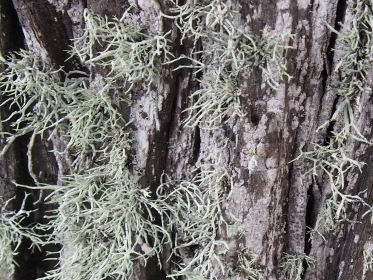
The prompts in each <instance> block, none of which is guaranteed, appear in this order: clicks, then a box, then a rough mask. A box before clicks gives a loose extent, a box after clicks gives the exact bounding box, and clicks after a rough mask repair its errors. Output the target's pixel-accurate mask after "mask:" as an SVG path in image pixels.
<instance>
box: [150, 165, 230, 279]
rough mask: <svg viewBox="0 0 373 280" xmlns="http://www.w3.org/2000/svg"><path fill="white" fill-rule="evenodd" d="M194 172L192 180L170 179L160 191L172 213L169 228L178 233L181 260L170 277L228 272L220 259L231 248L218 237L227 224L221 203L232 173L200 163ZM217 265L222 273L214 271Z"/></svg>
mask: <svg viewBox="0 0 373 280" xmlns="http://www.w3.org/2000/svg"><path fill="white" fill-rule="evenodd" d="M195 172H197V175H196V176H195V177H194V178H192V179H191V180H181V181H173V180H167V182H164V183H163V184H162V185H161V186H160V187H159V188H158V190H157V194H158V199H159V200H160V202H161V203H162V205H163V207H164V209H163V210H164V211H167V212H168V213H169V214H168V215H167V220H168V222H169V223H168V227H169V230H170V231H171V232H174V234H175V238H174V240H173V242H174V246H173V254H174V255H176V256H178V257H179V258H180V259H181V262H180V263H178V264H177V267H178V268H176V269H175V270H174V271H173V273H172V274H171V275H169V277H173V278H175V277H178V276H188V275H189V276H188V279H189V277H192V278H193V279H194V277H206V278H209V279H217V277H218V275H219V274H218V273H221V274H222V275H224V273H225V265H224V264H223V263H222V262H221V260H220V258H221V255H224V254H225V253H226V252H227V251H228V249H229V247H228V244H227V243H226V242H224V241H223V240H219V236H220V234H221V233H222V230H223V229H222V226H223V225H224V224H225V223H226V222H225V220H224V218H223V213H222V210H221V203H222V200H223V196H222V193H223V189H224V184H225V183H226V180H228V179H229V175H228V173H227V171H226V170H225V169H224V168H222V167H221V166H219V165H214V164H211V165H209V164H204V165H201V166H199V167H198V169H196V170H195ZM216 265H217V266H218V268H219V272H217V271H215V269H216Z"/></svg>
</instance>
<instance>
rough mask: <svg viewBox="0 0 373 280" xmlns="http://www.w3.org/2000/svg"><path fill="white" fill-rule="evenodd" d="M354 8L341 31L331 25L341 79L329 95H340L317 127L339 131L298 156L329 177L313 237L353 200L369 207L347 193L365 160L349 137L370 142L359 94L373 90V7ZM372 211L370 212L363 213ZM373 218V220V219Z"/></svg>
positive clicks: (315, 172)
mask: <svg viewBox="0 0 373 280" xmlns="http://www.w3.org/2000/svg"><path fill="white" fill-rule="evenodd" d="M348 5H349V6H350V7H351V9H352V11H353V13H354V14H353V17H352V21H351V23H350V24H349V25H342V31H339V32H338V31H337V30H335V29H333V28H332V27H330V26H329V28H330V29H331V30H332V31H333V32H335V33H337V35H338V39H337V40H338V45H339V46H340V48H339V49H338V50H335V52H338V56H339V57H340V61H339V62H338V63H337V64H336V66H335V67H334V69H333V72H334V73H339V76H340V77H341V79H340V80H338V81H336V82H335V84H333V85H332V86H331V87H330V88H329V90H328V94H330V95H334V96H337V97H338V98H339V99H338V103H337V107H336V110H335V112H334V113H333V115H332V117H331V118H330V119H329V120H328V121H327V122H325V123H324V124H322V125H321V126H320V127H319V128H318V130H321V129H324V128H325V127H327V126H328V125H330V123H331V122H337V125H336V126H335V127H336V129H337V130H335V131H332V137H331V138H330V140H329V141H328V143H327V144H326V145H320V144H314V145H313V150H311V151H307V152H302V151H301V153H300V155H299V156H298V157H297V158H296V160H298V159H300V158H305V159H308V160H310V161H311V162H312V168H311V169H310V170H309V171H308V172H307V173H306V174H308V173H312V175H313V176H314V177H316V176H318V175H320V174H322V173H324V174H326V175H327V178H328V179H329V186H330V192H331V196H330V197H328V198H327V199H326V201H325V202H324V206H323V208H322V210H321V212H320V214H319V215H318V219H317V221H316V225H315V228H314V229H312V230H311V237H312V236H314V233H315V232H317V233H320V234H322V232H328V231H330V230H332V229H333V228H334V224H335V222H336V221H338V220H339V219H341V218H342V219H346V220H348V218H347V213H346V212H347V206H348V204H352V203H360V204H362V205H366V206H368V207H369V208H371V206H370V205H369V204H368V203H366V202H365V201H364V200H363V198H362V196H361V195H360V194H361V193H359V194H356V195H352V194H347V193H345V192H344V189H345V183H346V176H347V174H348V172H349V171H351V170H353V169H358V170H359V171H360V172H361V168H362V166H363V165H364V163H361V162H358V161H357V160H355V159H353V158H352V156H351V154H352V152H353V151H349V150H346V142H347V141H348V140H351V139H352V140H356V141H358V142H361V143H363V144H367V145H371V144H372V143H370V142H369V141H368V140H367V139H366V138H365V137H364V136H363V135H362V133H361V132H360V131H359V129H358V127H357V125H356V123H355V116H354V108H356V109H358V110H360V109H361V107H360V104H359V99H360V96H361V95H362V94H364V93H366V92H368V91H370V90H371V87H370V85H369V83H368V81H367V75H368V73H367V71H368V69H369V67H370V65H371V60H372V56H373V48H372V43H371V42H372V39H373V37H372V36H373V34H372V32H371V29H372V27H373V26H372V19H373V12H372V9H371V6H369V5H368V4H366V3H365V1H357V2H356V3H353V2H351V1H349V2H348ZM368 213H371V211H367V212H366V213H365V214H364V215H366V214H368ZM372 221H373V220H372Z"/></svg>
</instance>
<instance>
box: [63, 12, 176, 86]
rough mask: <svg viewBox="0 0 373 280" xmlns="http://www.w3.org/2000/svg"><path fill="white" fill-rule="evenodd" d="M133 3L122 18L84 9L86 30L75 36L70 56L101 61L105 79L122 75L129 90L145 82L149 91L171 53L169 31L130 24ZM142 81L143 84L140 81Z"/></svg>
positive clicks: (110, 79)
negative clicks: (154, 31)
mask: <svg viewBox="0 0 373 280" xmlns="http://www.w3.org/2000/svg"><path fill="white" fill-rule="evenodd" d="M131 9H135V8H134V7H130V8H129V9H128V10H127V11H126V12H125V13H124V14H123V16H122V17H121V18H120V19H117V18H114V19H112V20H108V18H107V17H105V18H103V17H100V16H98V15H94V14H92V13H91V12H90V11H89V10H87V9H86V10H84V20H85V24H86V27H85V29H84V34H83V35H82V36H81V37H79V38H77V39H74V44H73V47H72V49H71V50H70V51H69V52H70V54H71V56H77V57H79V59H80V60H81V61H82V62H83V63H85V64H88V65H100V66H102V67H104V68H105V69H107V70H108V74H107V76H106V78H105V79H106V82H107V83H108V84H111V83H113V82H118V81H119V80H120V79H123V83H124V86H125V87H126V88H127V92H129V91H130V90H131V89H132V87H133V86H134V84H135V83H139V82H141V83H144V88H145V89H146V90H147V91H149V90H150V87H151V85H154V86H155V87H157V86H158V85H159V80H160V72H159V71H158V69H159V68H160V66H161V65H162V62H166V61H168V60H169V59H170V58H172V57H173V55H172V54H171V53H170V51H169V50H170V41H169V40H168V39H166V37H167V35H168V34H164V35H159V34H146V33H145V32H142V30H141V28H140V27H136V26H134V25H133V24H129V23H128V21H133V19H131V13H130V10H131ZM141 83H140V84H141Z"/></svg>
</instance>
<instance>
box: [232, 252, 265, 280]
mask: <svg viewBox="0 0 373 280" xmlns="http://www.w3.org/2000/svg"><path fill="white" fill-rule="evenodd" d="M257 258H258V256H257V255H255V254H254V253H252V252H250V250H249V249H247V248H244V249H242V250H241V251H240V252H239V253H238V270H239V271H240V272H242V273H243V274H244V275H245V277H246V279H250V280H257V279H260V276H261V270H260V269H258V268H256V267H255V263H256V261H257Z"/></svg>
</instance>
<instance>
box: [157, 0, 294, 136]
mask: <svg viewBox="0 0 373 280" xmlns="http://www.w3.org/2000/svg"><path fill="white" fill-rule="evenodd" d="M173 4H174V5H175V7H174V8H172V9H170V12H171V15H163V16H164V17H166V18H170V19H173V20H174V23H175V25H176V26H177V27H178V29H179V31H180V33H181V39H180V42H181V43H183V41H184V40H187V38H188V39H191V40H192V42H193V43H194V47H193V48H192V50H191V51H190V53H189V55H188V56H185V55H182V56H180V57H177V58H175V59H174V60H172V61H169V62H168V63H169V64H171V63H175V62H178V63H180V62H182V61H184V62H182V63H183V64H182V65H180V66H178V67H177V68H175V69H174V70H175V71H176V70H178V69H183V68H191V69H193V70H194V74H197V73H199V72H203V78H202V80H201V86H202V88H201V89H200V90H197V91H196V92H194V93H193V94H192V95H191V98H193V99H196V100H197V101H196V104H194V105H192V106H191V107H190V108H188V109H187V110H186V111H188V113H189V116H188V118H187V119H186V120H185V122H184V123H185V124H186V126H189V127H195V126H197V125H200V127H201V128H204V129H211V128H215V127H216V125H217V124H219V123H221V122H222V120H223V119H224V117H225V116H227V115H230V114H231V113H233V115H237V116H241V117H242V116H243V114H242V113H241V111H240V96H239V90H238V89H237V85H236V84H235V83H236V80H237V79H238V77H239V75H240V74H242V72H243V71H245V69H248V68H250V67H259V68H260V69H261V70H262V74H263V76H264V79H265V81H266V82H267V84H268V85H269V86H270V87H271V88H273V89H275V90H278V89H279V83H278V81H277V80H282V79H283V77H284V76H286V77H287V78H288V79H290V78H291V77H290V76H289V75H288V74H287V73H286V64H285V61H284V56H283V54H284V52H285V50H286V49H287V48H290V47H289V46H286V45H285V42H286V41H287V40H288V39H289V37H292V36H291V35H281V36H269V35H266V34H262V36H255V35H252V34H250V32H248V31H247V30H244V26H243V25H242V24H240V19H239V18H240V16H239V12H238V10H237V8H236V7H234V5H233V4H232V2H231V1H226V2H224V1H221V0H214V1H211V2H210V3H209V4H204V3H202V2H200V1H192V0H189V1H187V2H186V3H185V4H184V5H179V3H178V2H177V1H176V2H173ZM199 41H201V42H202V44H203V45H204V48H203V49H202V50H200V49H198V48H197V42H199ZM185 59H187V60H189V62H190V64H185ZM222 105H223V106H222ZM214 108H216V110H215V111H214V112H213V110H214ZM232 108H233V110H232ZM232 111H233V112H232ZM212 112H213V113H212ZM211 113H212V114H211Z"/></svg>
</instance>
